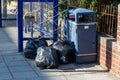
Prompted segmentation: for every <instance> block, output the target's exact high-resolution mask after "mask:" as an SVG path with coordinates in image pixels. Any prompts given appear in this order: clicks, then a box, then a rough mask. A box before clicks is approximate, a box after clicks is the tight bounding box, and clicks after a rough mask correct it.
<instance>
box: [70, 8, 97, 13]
mask: <svg viewBox="0 0 120 80" xmlns="http://www.w3.org/2000/svg"><path fill="white" fill-rule="evenodd" d="M69 13H71V14H78V13H80V14H83V13H95V12H94V11H93V10H89V9H85V8H76V9H70V10H69Z"/></svg>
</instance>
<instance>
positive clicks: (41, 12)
mask: <svg viewBox="0 0 120 80" xmlns="http://www.w3.org/2000/svg"><path fill="white" fill-rule="evenodd" d="M42 28H43V2H40V36H43V33H42Z"/></svg>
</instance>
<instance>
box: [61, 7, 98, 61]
mask: <svg viewBox="0 0 120 80" xmlns="http://www.w3.org/2000/svg"><path fill="white" fill-rule="evenodd" d="M95 21H96V19H95V12H94V11H92V10H88V9H84V8H76V9H71V10H69V18H68V20H65V23H64V25H66V26H67V28H65V29H63V33H62V34H63V35H66V36H67V39H68V40H70V41H72V42H74V45H75V49H76V54H75V55H76V58H75V61H76V63H89V62H95V61H96V55H97V54H96V24H95ZM64 32H65V33H64Z"/></svg>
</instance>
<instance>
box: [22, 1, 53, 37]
mask: <svg viewBox="0 0 120 80" xmlns="http://www.w3.org/2000/svg"><path fill="white" fill-rule="evenodd" d="M23 31H24V37H38V36H39V35H43V34H44V35H43V36H42V37H45V38H46V37H53V36H52V35H53V3H52V2H42V3H41V2H24V3H23ZM40 32H42V33H43V34H41V33H40Z"/></svg>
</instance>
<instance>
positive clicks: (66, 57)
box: [53, 40, 75, 63]
mask: <svg viewBox="0 0 120 80" xmlns="http://www.w3.org/2000/svg"><path fill="white" fill-rule="evenodd" d="M53 48H54V49H56V50H57V55H58V58H59V62H60V63H70V62H73V61H74V52H75V46H74V43H73V42H71V41H68V40H64V41H57V42H55V43H54V44H53Z"/></svg>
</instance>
